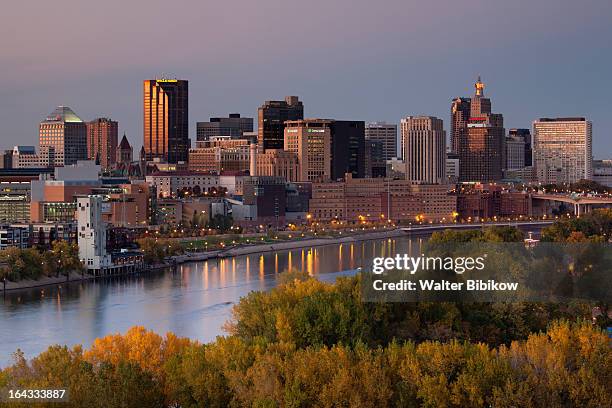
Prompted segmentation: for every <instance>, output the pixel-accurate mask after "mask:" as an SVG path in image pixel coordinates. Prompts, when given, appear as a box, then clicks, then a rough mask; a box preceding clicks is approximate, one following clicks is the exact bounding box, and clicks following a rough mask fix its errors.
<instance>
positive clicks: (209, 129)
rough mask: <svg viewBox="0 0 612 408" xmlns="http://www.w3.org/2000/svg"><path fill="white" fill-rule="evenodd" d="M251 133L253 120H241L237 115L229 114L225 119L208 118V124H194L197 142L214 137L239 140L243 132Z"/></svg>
mask: <svg viewBox="0 0 612 408" xmlns="http://www.w3.org/2000/svg"><path fill="white" fill-rule="evenodd" d="M252 131H253V118H242V117H240V114H239V113H230V114H229V116H228V117H227V118H210V121H209V122H197V123H196V135H197V141H198V142H200V141H205V140H208V139H210V138H211V137H215V136H230V137H231V138H232V139H240V138H242V137H243V135H244V133H245V132H252Z"/></svg>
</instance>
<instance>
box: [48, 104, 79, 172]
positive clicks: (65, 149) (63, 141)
mask: <svg viewBox="0 0 612 408" xmlns="http://www.w3.org/2000/svg"><path fill="white" fill-rule="evenodd" d="M38 144H39V147H40V148H41V150H44V149H45V148H48V147H53V148H54V151H55V160H54V162H55V165H56V166H64V165H70V164H75V163H76V162H77V160H85V159H87V126H86V125H85V123H84V122H83V121H82V120H81V118H79V117H78V116H77V115H76V114H75V113H74V112H73V111H72V109H70V108H69V107H67V106H58V107H57V108H56V109H55V110H54V111H53V112H51V113H50V114H49V116H47V118H46V119H45V120H43V121H42V122H40V125H39V127H38Z"/></svg>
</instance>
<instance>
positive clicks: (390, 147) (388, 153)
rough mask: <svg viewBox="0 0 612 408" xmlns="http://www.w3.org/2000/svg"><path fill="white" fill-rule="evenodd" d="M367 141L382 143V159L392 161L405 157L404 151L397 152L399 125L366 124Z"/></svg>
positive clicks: (385, 123)
mask: <svg viewBox="0 0 612 408" xmlns="http://www.w3.org/2000/svg"><path fill="white" fill-rule="evenodd" d="M365 139H366V141H380V142H381V143H382V159H383V160H391V159H393V158H394V157H403V156H402V154H403V150H401V151H400V152H398V150H397V125H396V124H395V123H387V122H369V123H366V124H365Z"/></svg>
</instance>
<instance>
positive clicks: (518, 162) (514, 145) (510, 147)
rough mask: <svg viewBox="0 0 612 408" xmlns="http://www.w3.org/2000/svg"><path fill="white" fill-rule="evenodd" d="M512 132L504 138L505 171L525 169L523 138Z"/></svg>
mask: <svg viewBox="0 0 612 408" xmlns="http://www.w3.org/2000/svg"><path fill="white" fill-rule="evenodd" d="M512 130H517V129H512ZM512 130H511V131H510V132H509V133H508V137H506V156H505V158H506V163H505V165H504V169H505V170H519V169H522V168H524V167H525V138H524V137H523V136H522V135H520V134H518V133H516V132H512Z"/></svg>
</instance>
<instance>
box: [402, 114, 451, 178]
mask: <svg viewBox="0 0 612 408" xmlns="http://www.w3.org/2000/svg"><path fill="white" fill-rule="evenodd" d="M401 128H402V139H403V140H404V143H405V146H404V161H405V162H406V180H408V181H410V182H413V183H415V184H442V183H444V182H445V179H446V170H445V168H446V132H445V131H444V124H443V122H442V119H438V118H436V117H433V116H408V117H407V118H404V119H402V121H401Z"/></svg>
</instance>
